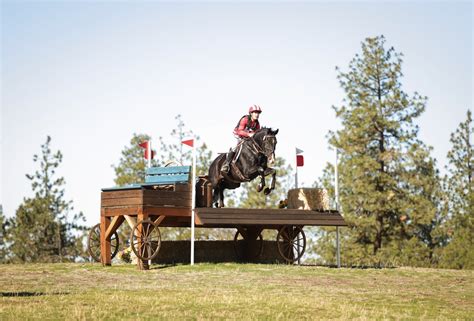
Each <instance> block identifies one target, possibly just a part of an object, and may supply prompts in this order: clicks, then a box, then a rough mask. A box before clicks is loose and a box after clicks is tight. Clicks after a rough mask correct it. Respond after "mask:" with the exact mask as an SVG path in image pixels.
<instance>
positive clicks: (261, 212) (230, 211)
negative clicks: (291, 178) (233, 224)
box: [197, 207, 340, 216]
mask: <svg viewBox="0 0 474 321" xmlns="http://www.w3.org/2000/svg"><path fill="white" fill-rule="evenodd" d="M197 211H198V212H199V213H200V214H204V213H206V214H218V213H222V214H239V213H241V214H246V213H258V214H259V215H275V214H308V215H319V214H325V215H337V216H340V213H339V212H337V211H328V212H326V211H324V212H321V211H307V210H297V209H276V208H211V207H202V208H199V209H197Z"/></svg>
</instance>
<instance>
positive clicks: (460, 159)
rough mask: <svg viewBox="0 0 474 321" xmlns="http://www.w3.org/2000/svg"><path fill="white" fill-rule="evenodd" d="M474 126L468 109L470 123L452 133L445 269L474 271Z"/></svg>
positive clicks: (443, 264)
mask: <svg viewBox="0 0 474 321" xmlns="http://www.w3.org/2000/svg"><path fill="white" fill-rule="evenodd" d="M473 133H474V127H473V122H472V112H471V111H470V110H468V112H467V118H466V121H464V122H462V123H461V124H459V127H458V128H457V129H456V131H455V132H454V133H452V134H451V139H450V141H451V143H452V149H451V150H450V151H449V152H448V161H449V166H447V170H448V173H449V176H448V177H447V178H446V181H447V186H446V187H447V193H448V195H449V205H448V206H449V212H450V214H451V215H450V220H449V222H448V224H447V225H448V229H449V233H450V234H451V238H450V243H449V244H448V245H447V246H446V248H445V249H443V251H442V252H441V260H442V266H445V267H451V268H469V269H472V268H474V186H473V185H474V183H473V175H474V148H473V142H472V135H473Z"/></svg>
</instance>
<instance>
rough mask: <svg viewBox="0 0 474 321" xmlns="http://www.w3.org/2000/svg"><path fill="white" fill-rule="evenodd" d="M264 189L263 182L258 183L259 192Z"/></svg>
mask: <svg viewBox="0 0 474 321" xmlns="http://www.w3.org/2000/svg"><path fill="white" fill-rule="evenodd" d="M262 189H263V186H262V184H258V186H257V192H258V193H260V192H261V191H262Z"/></svg>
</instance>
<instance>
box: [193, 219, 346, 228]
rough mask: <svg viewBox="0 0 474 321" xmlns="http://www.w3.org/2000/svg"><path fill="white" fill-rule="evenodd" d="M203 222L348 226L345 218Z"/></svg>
mask: <svg viewBox="0 0 474 321" xmlns="http://www.w3.org/2000/svg"><path fill="white" fill-rule="evenodd" d="M201 222H203V223H204V225H207V224H212V225H305V226H347V224H346V223H345V222H344V221H343V220H315V219H312V220H291V219H288V220H268V219H267V220H265V219H260V220H239V219H232V218H229V219H225V220H223V219H221V220H213V219H208V220H204V219H202V218H201Z"/></svg>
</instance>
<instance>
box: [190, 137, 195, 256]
mask: <svg viewBox="0 0 474 321" xmlns="http://www.w3.org/2000/svg"><path fill="white" fill-rule="evenodd" d="M194 143H195V142H194V138H193V176H192V181H191V184H192V188H191V191H192V196H191V202H192V204H191V208H192V211H191V265H194V215H195V208H196V147H195V145H194Z"/></svg>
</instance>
